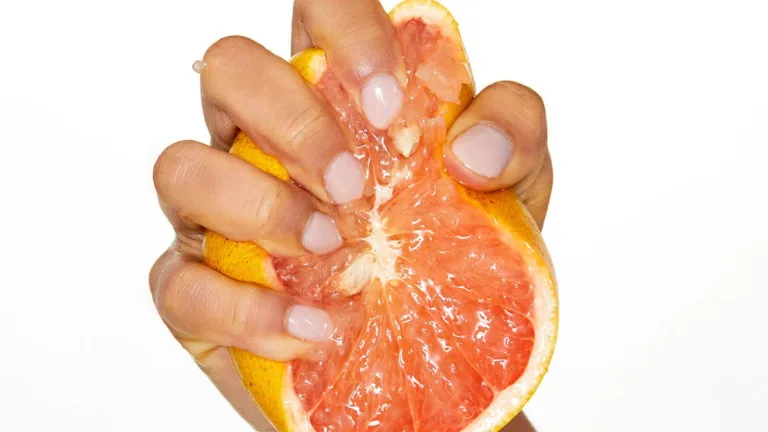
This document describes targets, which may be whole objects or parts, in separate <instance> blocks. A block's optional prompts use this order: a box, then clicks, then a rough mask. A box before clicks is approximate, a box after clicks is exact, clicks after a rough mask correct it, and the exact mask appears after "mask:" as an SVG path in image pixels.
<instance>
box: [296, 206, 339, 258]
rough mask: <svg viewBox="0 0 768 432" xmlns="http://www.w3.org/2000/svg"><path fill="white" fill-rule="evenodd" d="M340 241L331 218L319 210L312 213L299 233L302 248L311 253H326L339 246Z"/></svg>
mask: <svg viewBox="0 0 768 432" xmlns="http://www.w3.org/2000/svg"><path fill="white" fill-rule="evenodd" d="M341 243H342V240H341V234H339V230H338V229H337V228H336V224H335V223H334V222H333V219H331V218H329V217H328V216H327V215H325V214H323V213H320V212H314V213H312V216H310V217H309V220H308V221H307V225H305V226H304V233H302V235H301V244H302V245H303V246H304V248H305V249H306V250H308V251H310V252H312V253H316V254H326V253H328V252H333V251H335V250H336V249H338V248H340V247H341Z"/></svg>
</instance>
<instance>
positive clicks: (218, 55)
mask: <svg viewBox="0 0 768 432" xmlns="http://www.w3.org/2000/svg"><path fill="white" fill-rule="evenodd" d="M254 43H256V42H254V41H253V40H251V39H248V38H247V37H244V36H226V37H223V38H221V39H219V40H217V41H216V42H214V43H213V44H212V45H211V46H210V47H208V49H207V50H206V51H205V54H204V55H203V60H204V61H205V63H206V65H208V66H210V67H213V68H219V67H221V66H223V65H226V64H227V63H229V62H230V61H231V60H232V59H233V58H236V57H237V54H238V53H239V52H242V51H243V50H245V49H248V48H249V47H251V46H252V45H253V44H254Z"/></svg>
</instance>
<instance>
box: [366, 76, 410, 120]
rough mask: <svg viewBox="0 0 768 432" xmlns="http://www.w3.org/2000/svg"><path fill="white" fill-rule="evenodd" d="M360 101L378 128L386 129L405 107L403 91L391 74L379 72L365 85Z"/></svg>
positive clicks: (367, 115)
mask: <svg viewBox="0 0 768 432" xmlns="http://www.w3.org/2000/svg"><path fill="white" fill-rule="evenodd" d="M360 103H361V104H362V105H363V111H364V112H365V116H366V117H368V121H369V122H371V124H372V125H373V126H374V127H376V128H379V129H385V128H386V127H387V126H389V123H390V122H391V121H392V119H394V118H395V116H397V115H398V114H399V113H400V109H402V108H403V91H402V90H401V89H400V84H399V83H398V82H397V79H396V78H395V77H394V76H392V75H391V74H388V73H381V74H377V75H374V76H372V77H371V78H369V79H368V82H366V83H365V85H363V89H362V91H361V92H360Z"/></svg>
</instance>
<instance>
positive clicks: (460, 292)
mask: <svg viewBox="0 0 768 432" xmlns="http://www.w3.org/2000/svg"><path fill="white" fill-rule="evenodd" d="M396 30H397V35H398V38H399V41H400V44H401V47H402V48H403V54H404V58H405V61H406V66H407V70H408V85H407V87H406V101H405V104H404V108H403V112H402V114H401V116H400V117H399V118H397V119H396V120H395V121H394V122H393V124H392V125H391V126H390V128H389V130H388V131H381V130H374V129H372V128H371V127H370V126H369V125H368V123H367V122H366V121H365V119H364V117H363V116H362V115H361V114H360V113H359V112H357V110H356V107H355V105H354V104H353V103H352V102H351V101H350V99H349V98H348V97H347V94H346V92H345V90H344V89H343V88H342V87H341V85H340V84H339V82H338V80H337V79H336V78H335V76H334V75H333V70H332V68H331V69H330V70H329V71H327V72H326V73H325V74H324V75H323V77H322V79H321V80H320V82H319V83H318V89H319V90H320V92H321V93H322V94H323V95H324V96H325V97H326V99H327V100H328V101H329V103H330V104H331V106H332V107H333V108H334V109H335V112H336V113H337V116H338V118H339V120H340V123H341V124H342V125H345V126H347V130H348V132H349V135H350V138H351V139H354V140H355V141H356V142H357V143H358V145H357V146H356V148H355V153H356V155H357V156H358V157H359V158H360V160H361V162H362V163H363V165H364V166H365V171H366V178H367V179H368V185H367V191H368V192H369V194H370V195H372V196H371V197H370V198H368V199H365V200H361V201H360V202H357V203H353V204H349V205H345V206H342V207H340V208H339V209H338V214H336V215H335V216H336V217H337V220H338V221H339V226H340V229H341V230H342V232H343V234H344V236H345V238H346V239H347V245H346V246H345V247H344V248H342V249H341V250H339V251H336V252H334V253H332V254H330V255H327V256H323V257H317V256H314V257H304V258H299V259H296V258H275V260H274V267H275V270H276V274H277V278H278V279H279V280H280V282H281V284H282V286H283V287H284V288H285V289H286V291H288V292H289V293H291V294H293V295H296V296H298V297H300V298H302V299H305V300H306V301H310V302H313V303H316V304H320V305H322V306H323V307H325V308H326V309H327V310H329V312H330V313H331V314H332V316H333V317H334V320H335V324H336V326H337V328H336V330H335V333H334V335H333V336H332V337H331V340H330V341H329V342H328V343H326V344H323V345H322V346H320V347H319V352H318V353H317V354H316V355H315V356H313V358H311V359H301V360H296V361H294V362H293V363H292V374H293V377H292V378H293V385H294V392H295V394H296V396H297V398H298V400H299V401H300V402H301V404H302V406H303V408H304V409H305V410H306V412H307V413H308V416H309V420H310V422H311V424H312V425H313V427H314V428H315V429H316V430H329V431H330V430H333V431H353V430H354V431H358V430H369V429H370V430H384V431H391V430H397V431H401V430H402V431H408V430H417V431H426V430H430V429H433V428H441V429H442V430H448V431H453V430H461V429H463V428H464V427H465V426H466V425H467V424H469V423H470V422H471V421H472V420H473V419H474V418H475V417H477V415H478V414H479V413H480V412H482V411H483V410H484V409H485V408H486V407H488V405H489V404H490V403H491V401H492V400H493V399H494V397H495V395H497V394H498V393H499V392H500V391H501V390H503V389H505V388H506V387H508V386H509V385H511V384H512V383H514V382H515V381H516V380H517V379H518V378H519V377H520V375H521V374H522V373H523V371H524V369H525V367H526V365H527V363H528V359H529V357H530V355H531V350H532V348H533V341H534V336H535V335H534V325H533V323H532V321H533V320H535V316H534V315H533V309H532V305H533V299H534V290H533V286H532V278H531V276H530V275H529V274H528V272H527V267H526V264H525V262H524V259H523V257H522V256H521V254H520V253H519V252H517V251H516V250H515V249H514V248H513V247H511V246H510V243H509V242H508V241H507V240H506V239H505V238H504V237H503V234H501V232H500V231H499V230H498V229H497V227H496V226H494V224H493V222H492V221H491V220H489V219H488V217H487V216H486V215H485V214H484V213H483V212H481V211H480V210H479V209H477V208H475V207H473V206H472V205H470V204H468V203H467V202H466V201H465V200H464V199H463V198H462V197H461V196H460V193H459V191H458V189H457V187H456V185H455V184H454V183H452V182H451V181H450V180H447V179H444V178H443V176H442V175H441V167H440V165H439V162H438V161H437V160H436V158H435V157H434V154H435V149H436V146H437V145H438V144H440V143H441V142H442V141H444V139H445V133H446V130H445V129H446V127H445V122H444V119H443V118H442V117H441V116H440V115H439V108H440V104H441V103H442V102H458V99H459V94H460V91H461V89H462V85H464V84H466V83H468V82H469V80H470V79H471V78H470V76H469V72H468V69H467V67H466V65H465V64H464V63H463V62H462V61H460V60H459V59H460V56H459V53H458V48H457V47H456V46H455V45H454V44H453V43H451V42H450V41H447V40H445V39H444V38H442V37H441V35H440V32H439V30H438V29H437V28H434V27H430V26H427V25H425V24H424V23H423V22H421V21H419V20H410V21H407V22H405V23H402V24H400V25H398V26H397V29H396ZM413 137H417V138H418V139H417V140H414V138H413ZM403 154H406V155H411V156H410V157H408V158H406V157H404V156H403Z"/></svg>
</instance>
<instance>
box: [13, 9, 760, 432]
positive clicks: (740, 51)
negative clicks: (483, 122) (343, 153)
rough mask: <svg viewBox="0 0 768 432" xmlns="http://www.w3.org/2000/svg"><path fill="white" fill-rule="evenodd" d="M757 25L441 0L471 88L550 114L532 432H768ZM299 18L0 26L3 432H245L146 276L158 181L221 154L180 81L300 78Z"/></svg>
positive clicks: (255, 15) (187, 16) (669, 12)
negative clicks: (552, 340)
mask: <svg viewBox="0 0 768 432" xmlns="http://www.w3.org/2000/svg"><path fill="white" fill-rule="evenodd" d="M759 3H760V2H758V1H755V2H753V3H751V4H750V3H747V2H743V1H741V2H734V1H727V2H726V1H721V2H711V1H689V2H684V1H680V0H678V1H655V0H646V1H642V2H616V1H603V2H597V1H579V2H573V1H562V2H551V1H533V2H532V1H506V0H505V1H501V0H499V1H491V0H484V1H478V0H473V1H467V0H463V1H462V0H445V4H446V5H447V6H448V7H449V8H450V9H451V10H452V11H453V12H454V14H455V15H456V17H457V18H458V20H459V21H460V23H461V29H462V31H463V35H464V38H465V43H466V46H467V48H468V50H469V53H470V57H471V59H472V61H473V68H474V70H475V72H476V74H477V76H476V78H477V81H478V84H479V85H480V86H481V87H482V86H485V85H487V84H488V83H491V82H493V81H495V80H501V79H512V80H516V81H520V82H522V83H525V84H527V85H529V86H531V87H533V88H534V89H536V90H537V91H538V92H540V93H541V95H542V96H543V97H544V99H545V102H546V104H547V109H548V114H549V128H550V129H549V139H550V147H551V151H552V155H553V160H554V165H555V188H554V194H553V197H552V204H551V207H550V212H549V216H548V219H547V224H546V229H545V230H544V233H545V237H546V240H547V242H548V244H549V247H550V250H551V252H552V255H553V256H554V259H555V263H556V267H557V271H558V279H559V283H560V290H561V302H562V306H561V307H562V316H561V334H560V339H559V345H558V348H557V351H556V354H555V358H554V361H553V363H552V366H551V372H550V374H549V375H548V376H547V377H546V379H545V381H544V383H543V385H542V386H541V388H540V391H539V392H538V393H537V394H536V396H535V397H534V399H533V400H532V401H531V402H530V404H529V405H528V407H527V408H526V409H527V411H528V413H529V415H530V417H531V419H532V420H533V421H534V423H535V424H537V425H538V427H539V429H540V431H543V432H546V431H590V432H591V431H606V432H615V431H647V430H658V431H681V430H685V431H689V430H691V431H692V430H696V431H731V430H738V431H757V430H763V431H764V430H768V421H766V420H765V405H766V402H768V372H766V370H767V369H766V365H768V347H767V346H766V345H767V344H766V341H767V340H768V336H766V333H767V332H768V324H767V321H766V318H765V309H766V304H768V294H767V292H768V275H767V274H766V273H767V272H766V270H765V269H766V265H768V251H767V248H766V244H768V203H767V198H768V193H767V192H766V189H767V188H768V170H766V168H765V166H766V160H768V150H766V147H767V146H768V121H767V119H768V102H766V101H767V100H768V85H767V84H766V78H768V66H767V65H766V58H767V55H766V52H767V50H768V48H766V41H768V30H767V28H768V27H766V24H765V19H766V16H767V15H766V12H765V11H761V10H759V7H760V6H758V5H759ZM393 5H394V2H392V1H387V2H386V6H387V8H389V7H391V6H393ZM763 7H764V6H763ZM290 16H291V4H290V1H288V0H273V1H269V2H266V1H255V0H249V1H216V2H214V1H207V2H200V1H162V2H157V1H145V0H135V1H130V2H105V1H84V0H70V1H61V2H54V1H38V2H30V1H25V2H3V5H2V6H0V191H1V192H2V193H1V194H0V209H1V210H2V211H0V225H1V226H2V227H3V230H2V234H0V239H1V240H2V244H1V247H0V267H1V268H2V271H1V272H0V285H1V288H2V291H1V292H2V297H0V331H2V344H0V353H1V354H0V430H2V431H9V432H11V431H54V430H55V431H59V432H63V431H78V432H80V431H136V430H140V431H210V430H219V431H245V430H247V427H246V426H245V424H244V423H243V422H242V421H241V420H240V419H239V418H238V417H237V416H236V415H235V414H234V412H233V411H232V410H231V409H230V408H229V406H228V405H227V403H226V402H225V401H224V400H223V399H222V398H221V397H220V396H219V395H218V393H217V392H216V391H215V390H214V388H213V387H212V385H210V383H209V382H208V381H207V379H206V378H205V377H204V376H203V375H202V373H200V372H199V371H198V369H197V367H196V366H195V365H194V363H193V362H192V361H191V360H190V359H189V358H188V355H187V354H186V353H184V352H183V351H182V350H181V348H180V347H179V346H177V344H176V343H175V341H174V340H173V339H172V338H171V336H170V335H169V334H168V332H167V331H166V329H165V328H164V326H163V325H162V323H161V321H160V320H159V318H158V317H157V316H156V314H155V311H154V308H153V305H152V302H151V300H150V295H149V290H148V287H147V272H148V270H149V268H150V266H151V264H152V262H153V261H154V259H155V258H156V256H157V255H159V254H160V253H161V252H162V250H163V249H164V248H165V247H166V246H167V245H168V244H169V243H170V241H171V235H172V234H171V230H170V227H169V226H168V224H167V223H166V222H165V220H164V219H163V217H162V215H161V213H160V211H159V210H158V209H157V206H156V201H155V195H154V190H153V187H152V182H151V170H152V164H153V162H154V159H155V158H156V157H157V155H158V154H159V153H160V151H161V150H162V149H163V148H164V147H165V146H167V145H169V144H171V143H172V142H174V141H177V140H180V139H185V138H191V139H197V140H200V141H206V140H207V136H206V130H205V128H204V124H203V119H202V114H201V110H200V107H199V94H198V77H197V75H196V74H194V73H193V72H192V70H191V64H192V62H193V61H194V60H195V59H197V58H199V57H201V56H202V54H203V52H204V51H205V49H206V48H207V46H208V45H209V44H211V43H212V42H214V41H215V40H216V39H217V38H219V37H222V36H225V35H228V34H243V35H247V36H250V37H252V38H254V39H256V40H258V41H260V42H261V43H262V44H264V45H265V46H266V47H267V48H269V49H272V50H274V51H275V52H277V53H278V54H280V55H282V56H287V55H288V54H289V52H288V50H289V34H290Z"/></svg>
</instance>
